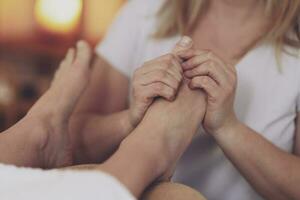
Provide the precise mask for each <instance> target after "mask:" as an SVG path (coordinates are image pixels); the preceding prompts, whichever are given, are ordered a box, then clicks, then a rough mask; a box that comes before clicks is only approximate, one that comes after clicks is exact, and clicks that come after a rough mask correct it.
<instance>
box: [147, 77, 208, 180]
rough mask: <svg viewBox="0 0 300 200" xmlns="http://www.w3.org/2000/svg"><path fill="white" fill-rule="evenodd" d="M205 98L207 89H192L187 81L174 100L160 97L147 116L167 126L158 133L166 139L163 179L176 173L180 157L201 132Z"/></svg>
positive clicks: (164, 144) (162, 154) (163, 154)
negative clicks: (169, 100)
mask: <svg viewBox="0 0 300 200" xmlns="http://www.w3.org/2000/svg"><path fill="white" fill-rule="evenodd" d="M205 98H206V97H205V94H204V92H202V91H200V90H199V91H192V90H190V89H189V88H188V86H187V84H186V83H184V84H183V86H182V88H181V89H180V91H179V93H178V96H177V99H176V100H175V101H174V102H172V103H169V102H166V101H163V100H158V101H157V102H155V103H154V104H153V105H152V107H151V108H150V110H149V111H148V115H149V116H147V117H146V118H149V121H152V120H154V119H155V120H157V123H160V124H161V125H160V126H164V127H165V129H166V130H167V131H164V132H161V134H160V135H157V137H161V139H162V141H163V151H162V152H161V154H160V156H161V157H163V159H164V160H165V161H166V162H165V171H164V173H163V176H162V177H161V179H162V180H166V179H168V178H170V177H171V176H172V174H173V170H174V169H175V166H176V163H177V161H178V160H179V158H180V157H181V156H182V154H183V153H184V151H185V149H186V148H187V147H188V145H189V144H190V143H191V141H192V139H193V137H194V135H195V133H196V132H197V130H198V128H199V125H200V124H201V122H202V119H203V117H204V114H205V110H206V100H205ZM150 133H151V132H150ZM150 133H148V134H150ZM152 134H155V133H154V132H153V133H152ZM145 137H146V136H145Z"/></svg>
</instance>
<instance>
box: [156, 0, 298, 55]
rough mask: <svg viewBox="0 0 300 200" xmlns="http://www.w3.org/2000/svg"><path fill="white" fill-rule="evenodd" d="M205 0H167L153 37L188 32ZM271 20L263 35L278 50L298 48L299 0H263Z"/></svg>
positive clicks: (159, 15)
mask: <svg viewBox="0 0 300 200" xmlns="http://www.w3.org/2000/svg"><path fill="white" fill-rule="evenodd" d="M208 1H209V0H168V1H166V3H165V4H164V5H163V7H162V8H161V10H160V11H159V13H158V18H159V21H158V29H157V32H156V33H155V37H156V38H165V37H171V36H174V35H177V34H182V35H185V34H187V33H189V32H192V31H193V29H194V28H195V25H196V23H197V21H198V19H199V18H200V17H201V15H202V14H203V12H204V10H205V8H206V6H207V4H208ZM264 1H265V2H266V14H267V15H266V16H271V17H270V19H272V24H271V27H270V29H269V31H268V32H267V33H266V34H265V35H264V36H263V38H262V39H263V40H268V41H270V42H272V43H273V44H275V45H276V49H277V50H279V51H281V50H282V49H283V46H285V45H287V46H290V47H293V48H296V49H299V48H300V0H264Z"/></svg>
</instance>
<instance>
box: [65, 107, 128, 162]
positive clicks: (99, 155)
mask: <svg viewBox="0 0 300 200" xmlns="http://www.w3.org/2000/svg"><path fill="white" fill-rule="evenodd" d="M70 129H71V131H70V134H71V139H72V142H73V146H74V149H76V151H75V155H74V156H75V162H76V163H77V164H83V163H99V162H102V161H104V160H105V159H107V157H109V156H110V155H111V154H112V153H113V152H114V151H115V150H116V149H117V148H118V146H119V144H120V143H121V141H122V140H123V139H124V138H125V137H126V136H128V134H129V133H130V132H131V131H132V130H133V127H132V126H131V124H130V121H129V115H128V111H127V110H125V111H122V112H118V113H114V114H110V115H105V116H104V115H98V114H89V113H87V114H75V115H74V116H73V117H72V119H71V123H70Z"/></svg>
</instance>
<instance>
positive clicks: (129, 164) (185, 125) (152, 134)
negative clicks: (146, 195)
mask: <svg viewBox="0 0 300 200" xmlns="http://www.w3.org/2000/svg"><path fill="white" fill-rule="evenodd" d="M205 107H206V105H205V97H204V94H203V93H202V92H199V91H191V90H190V89H189V88H188V87H187V85H186V84H184V86H183V87H182V88H181V90H180V92H179V94H178V97H177V99H176V100H175V101H174V102H171V103H170V102H167V101H164V100H158V101H157V102H155V103H154V104H153V105H152V106H151V107H150V109H149V110H148V112H147V114H146V116H145V117H144V119H143V121H142V122H141V123H140V125H139V126H138V127H137V128H136V129H135V130H134V131H133V132H132V133H131V134H130V135H129V136H128V137H127V138H126V139H125V140H124V141H123V142H122V143H121V145H120V148H119V149H118V150H117V152H116V153H115V154H114V155H113V156H112V157H111V158H110V159H108V160H107V161H106V162H105V163H103V164H102V165H100V166H99V168H98V169H100V170H103V171H105V172H108V173H110V174H112V175H113V176H115V177H117V178H118V179H119V180H120V181H121V182H122V183H123V184H124V185H125V186H126V187H127V188H128V189H129V190H130V191H131V192H132V193H133V194H134V195H135V196H136V197H139V196H140V195H141V194H142V193H143V191H144V189H145V188H146V187H148V186H149V184H151V183H152V182H153V181H155V180H157V179H159V178H161V177H162V176H164V174H165V173H167V172H168V170H169V169H170V168H172V167H173V166H174V165H175V164H176V162H177V160H178V159H179V158H180V156H181V155H182V153H183V152H184V150H185V149H186V147H187V146H188V145H189V143H190V142H191V140H192V138H193V136H194V134H195V132H196V131H197V129H198V126H199V123H200V122H201V121H202V119H203V117H204V113H205ZM129 158H130V159H129ZM124 169H126V171H124Z"/></svg>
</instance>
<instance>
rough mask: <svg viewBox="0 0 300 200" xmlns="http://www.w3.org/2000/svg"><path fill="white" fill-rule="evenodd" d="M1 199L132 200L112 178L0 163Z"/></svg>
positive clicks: (80, 172) (81, 172) (85, 172)
mask: <svg viewBox="0 0 300 200" xmlns="http://www.w3.org/2000/svg"><path fill="white" fill-rule="evenodd" d="M0 199H2V200H41V199H43V200H86V199H88V200H134V199H135V198H134V197H133V196H132V195H131V194H130V193H129V191H127V189H126V188H125V187H124V186H123V185H122V184H121V183H119V182H118V181H117V180H116V179H115V178H113V177H112V176H110V175H108V174H105V173H102V172H91V171H75V170H72V171H66V170H65V171H58V170H51V171H43V170H38V169H29V168H17V167H14V166H8V165H2V164H0Z"/></svg>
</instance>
